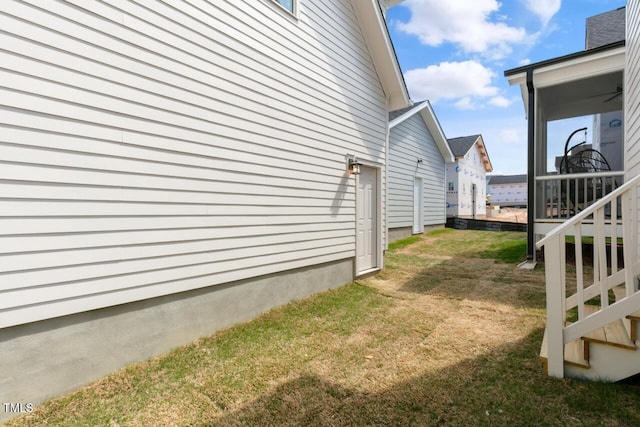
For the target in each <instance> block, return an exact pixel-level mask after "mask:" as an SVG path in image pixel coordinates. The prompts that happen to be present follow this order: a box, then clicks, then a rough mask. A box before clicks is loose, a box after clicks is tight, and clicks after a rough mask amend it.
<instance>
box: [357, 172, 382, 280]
mask: <svg viewBox="0 0 640 427" xmlns="http://www.w3.org/2000/svg"><path fill="white" fill-rule="evenodd" d="M360 171H361V172H360V175H358V194H357V206H356V215H357V219H358V223H357V239H356V253H357V257H358V259H357V270H358V272H364V271H366V270H371V269H373V268H376V267H378V231H377V227H378V209H377V205H378V176H377V171H376V169H375V168H371V167H366V166H363V167H361V169H360Z"/></svg>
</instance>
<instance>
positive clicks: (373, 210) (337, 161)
mask: <svg viewBox="0 0 640 427" xmlns="http://www.w3.org/2000/svg"><path fill="white" fill-rule="evenodd" d="M2 12H3V13H2V14H0V25H1V26H2V29H3V31H2V33H1V34H0V39H1V44H2V53H1V54H0V55H2V64H3V65H2V70H0V81H1V82H2V83H1V84H0V86H1V87H0V91H1V93H2V97H1V98H2V102H1V104H2V105H1V106H0V128H1V129H0V162H1V163H2V164H1V165H0V178H1V180H0V253H1V255H0V256H1V262H0V277H2V279H1V280H0V342H2V345H1V346H0V360H2V363H0V402H23V403H24V402H29V403H37V402H40V401H42V400H43V399H46V398H48V397H51V396H53V395H56V394H59V393H61V392H65V391H68V390H72V389H73V388H75V387H78V386H80V385H82V384H86V383H87V382H89V381H91V380H93V379H95V378H98V377H100V376H102V375H103V374H105V373H107V372H110V371H112V370H115V369H118V368H120V367H122V366H123V365H125V364H127V363H130V362H134V361H139V360H142V359H145V358H148V357H150V356H153V355H157V354H160V353H163V352H165V351H167V350H168V349H170V348H172V347H175V346H178V345H182V344H185V343H188V342H190V341H192V340H193V339H195V338H197V337H199V336H202V335H207V334H210V333H212V332H214V331H216V330H218V329H220V328H223V327H226V326H229V325H231V324H234V323H237V322H240V321H245V320H248V319H250V318H252V317H255V316H257V315H259V314H260V313H262V312H264V311H266V310H268V309H270V308H272V307H274V306H277V305H280V304H283V303H286V302H288V301H290V300H292V299H295V298H300V297H304V296H306V295H309V294H311V293H313V292H317V291H320V290H323V289H328V288H331V287H335V286H339V285H342V284H344V283H347V282H349V281H351V280H353V278H354V277H355V276H357V275H359V274H362V273H366V272H369V271H375V270H377V269H380V268H381V267H382V254H383V248H384V247H385V244H386V242H385V238H386V237H385V233H386V229H387V224H386V217H385V212H386V205H385V198H386V194H385V183H386V175H385V174H386V166H385V165H386V162H387V134H388V113H389V111H392V110H397V109H400V108H405V107H407V106H408V105H410V104H409V98H408V95H407V91H406V88H405V86H404V82H403V79H402V75H401V72H400V69H399V66H398V64H397V61H396V58H395V55H394V52H393V48H392V45H391V42H390V39H389V35H388V33H387V29H386V25H385V21H384V17H383V13H382V10H381V7H380V5H379V3H378V1H377V0H353V1H344V0H333V1H330V2H317V1H307V0H293V1H291V0H290V1H283V0H279V1H275V0H253V1H217V0H216V1H209V0H190V1H173V2H166V1H159V0H155V1H154V0H148V1H134V0H131V1H117V2H104V1H97V0H86V1H82V2H57V1H49V2H41V1H28V0H15V1H7V2H3V3H2ZM352 164H355V166H353V169H354V170H355V169H356V166H357V165H358V164H359V165H360V174H358V175H355V174H352V173H350V170H351V169H352ZM8 415H10V414H3V413H0V418H3V417H6V416H8Z"/></svg>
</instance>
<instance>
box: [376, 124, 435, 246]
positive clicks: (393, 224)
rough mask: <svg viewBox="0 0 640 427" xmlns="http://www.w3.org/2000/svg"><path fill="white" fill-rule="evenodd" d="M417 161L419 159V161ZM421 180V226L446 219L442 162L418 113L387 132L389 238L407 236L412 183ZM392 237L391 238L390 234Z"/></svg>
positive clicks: (409, 229)
mask: <svg viewBox="0 0 640 427" xmlns="http://www.w3.org/2000/svg"><path fill="white" fill-rule="evenodd" d="M419 160H420V161H419ZM416 178H420V179H422V226H423V228H424V227H433V226H438V225H442V224H444V223H445V222H446V215H445V204H446V198H445V191H444V190H445V162H444V158H443V157H442V154H441V153H440V151H439V149H438V147H437V145H436V143H435V141H434V139H433V136H432V135H431V133H430V132H429V129H428V128H427V127H426V125H425V123H424V120H423V119H422V117H421V116H420V114H419V113H416V114H414V115H413V116H412V117H410V118H408V119H406V120H405V121H403V122H402V123H400V124H398V125H396V126H394V127H393V128H392V129H391V130H390V133H389V219H388V226H389V229H390V230H403V231H401V232H398V233H393V234H392V232H391V231H390V232H389V233H390V237H389V239H390V241H393V240H397V238H398V237H397V236H405V235H407V230H408V235H411V234H412V233H411V231H412V228H413V220H414V193H413V192H414V182H415V179H416ZM392 236H393V237H392Z"/></svg>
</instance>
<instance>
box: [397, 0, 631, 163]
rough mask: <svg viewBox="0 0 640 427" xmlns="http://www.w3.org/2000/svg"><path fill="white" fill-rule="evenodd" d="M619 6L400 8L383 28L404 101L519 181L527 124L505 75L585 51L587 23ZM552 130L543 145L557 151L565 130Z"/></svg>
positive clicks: (587, 2) (605, 1)
mask: <svg viewBox="0 0 640 427" xmlns="http://www.w3.org/2000/svg"><path fill="white" fill-rule="evenodd" d="M625 4H626V1H625V0H503V1H502V2H499V1H497V0H450V1H442V0H404V1H403V2H401V3H400V4H399V5H397V6H394V7H392V8H390V9H389V10H388V12H387V23H388V27H389V32H390V34H391V39H392V40H393V44H394V47H395V49H396V54H397V56H398V60H399V62H400V67H401V68H402V72H403V74H404V77H405V81H406V83H407V87H408V89H409V94H410V96H411V98H412V99H413V100H414V101H421V100H424V99H429V100H430V101H431V104H432V105H433V108H434V110H435V112H436V115H437V117H438V120H439V121H440V124H441V125H442V129H443V130H444V133H445V135H446V136H447V137H448V138H454V137H458V136H467V135H473V134H482V136H483V138H484V141H485V143H486V146H487V150H488V152H489V157H490V159H491V163H492V164H493V169H494V171H493V174H520V173H526V171H527V159H526V157H527V151H526V143H527V141H526V136H527V124H526V119H525V112H524V107H523V104H522V98H521V96H520V90H519V88H518V87H512V86H509V83H508V82H507V80H506V78H505V77H504V70H508V69H511V68H516V67H519V66H522V65H526V64H529V63H535V62H538V61H543V60H546V59H550V58H555V57H558V56H562V55H566V54H569V53H573V52H578V51H581V50H584V41H585V20H586V18H588V17H590V16H593V15H597V14H599V13H602V12H607V11H609V10H613V9H616V8H618V7H622V6H624V5H625ZM575 127H580V126H575ZM575 127H574V126H573V125H572V124H571V123H568V124H567V126H566V129H574V128H575ZM559 129H560V130H559V134H558V135H557V136H553V135H550V137H555V138H558V139H561V140H562V144H564V140H565V139H566V136H568V134H569V133H570V130H569V131H568V132H567V130H566V129H565V127H562V126H559ZM565 133H567V135H565Z"/></svg>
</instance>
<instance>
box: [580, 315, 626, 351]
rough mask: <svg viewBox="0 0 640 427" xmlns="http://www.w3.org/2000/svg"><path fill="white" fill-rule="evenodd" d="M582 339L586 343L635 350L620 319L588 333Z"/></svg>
mask: <svg viewBox="0 0 640 427" xmlns="http://www.w3.org/2000/svg"><path fill="white" fill-rule="evenodd" d="M582 339H583V340H585V341H588V342H597V343H600V344H606V345H611V346H614V347H620V348H626V349H629V350H635V349H636V345H635V343H634V342H633V341H631V339H630V338H629V333H628V332H627V329H626V328H625V327H624V323H623V322H622V319H619V320H616V321H614V322H612V323H609V324H608V325H605V326H604V327H602V328H598V329H596V330H594V331H592V332H589V333H588V334H586V335H585V336H583V337H582Z"/></svg>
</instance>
